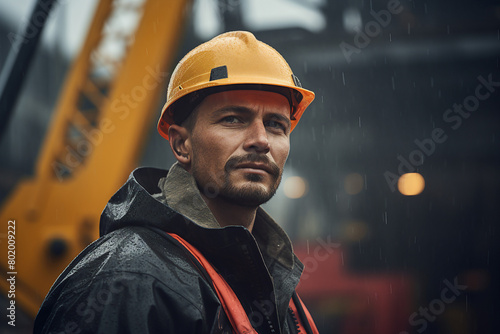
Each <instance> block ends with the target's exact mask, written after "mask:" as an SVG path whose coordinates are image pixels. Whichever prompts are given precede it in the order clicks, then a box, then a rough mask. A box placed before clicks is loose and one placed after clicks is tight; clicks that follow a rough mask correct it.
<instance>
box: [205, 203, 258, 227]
mask: <svg viewBox="0 0 500 334" xmlns="http://www.w3.org/2000/svg"><path fill="white" fill-rule="evenodd" d="M201 195H202V197H203V199H204V200H205V203H206V204H207V206H208V208H209V209H210V211H211V212H212V214H213V215H214V217H215V219H217V222H218V223H219V225H220V226H221V227H225V226H229V225H240V226H244V227H246V228H247V229H248V230H249V231H250V232H252V229H253V226H254V222H255V215H256V213H257V207H246V206H241V205H237V204H234V203H231V202H228V201H226V200H224V199H221V198H219V197H217V198H209V197H207V196H205V195H204V194H201Z"/></svg>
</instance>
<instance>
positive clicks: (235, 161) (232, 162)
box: [224, 153, 281, 176]
mask: <svg viewBox="0 0 500 334" xmlns="http://www.w3.org/2000/svg"><path fill="white" fill-rule="evenodd" d="M247 162H258V163H262V164H265V165H266V166H268V167H269V169H270V170H271V174H272V175H274V176H278V175H280V172H281V170H280V168H279V167H278V165H277V164H276V163H274V162H272V161H271V160H269V158H268V157H267V156H265V155H261V154H258V153H250V154H247V155H244V156H240V157H232V158H230V159H229V160H228V161H227V162H226V165H225V166H224V170H225V171H226V172H229V171H230V170H231V169H234V168H236V166H237V165H239V164H244V163H247Z"/></svg>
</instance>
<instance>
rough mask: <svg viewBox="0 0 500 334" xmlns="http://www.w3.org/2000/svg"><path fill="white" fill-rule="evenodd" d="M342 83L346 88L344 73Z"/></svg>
mask: <svg viewBox="0 0 500 334" xmlns="http://www.w3.org/2000/svg"><path fill="white" fill-rule="evenodd" d="M342 83H343V84H344V86H345V75H344V72H342Z"/></svg>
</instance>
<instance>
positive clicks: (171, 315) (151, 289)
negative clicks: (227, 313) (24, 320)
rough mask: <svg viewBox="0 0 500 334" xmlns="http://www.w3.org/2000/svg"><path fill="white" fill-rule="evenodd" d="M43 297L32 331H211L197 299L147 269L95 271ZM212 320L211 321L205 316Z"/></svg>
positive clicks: (74, 333) (145, 332) (72, 332)
mask: <svg viewBox="0 0 500 334" xmlns="http://www.w3.org/2000/svg"><path fill="white" fill-rule="evenodd" d="M61 289H62V291H61V292H60V293H55V294H53V295H54V296H57V297H53V298H57V300H50V299H51V298H52V297H50V296H48V299H47V300H46V301H45V302H44V304H45V303H47V304H49V305H54V306H53V307H52V308H50V307H48V308H47V307H43V306H42V309H41V310H40V313H39V314H38V316H37V321H36V322H35V330H34V333H54V334H56V333H57V334H62V333H65V334H66V333H68V334H69V333H70V334H77V333H93V334H95V333H103V334H104V333H106V334H113V333H144V334H147V333H210V332H211V328H206V327H212V325H207V321H206V320H207V319H206V315H205V314H204V310H203V309H202V308H201V305H196V304H194V303H192V302H191V301H190V300H188V298H186V297H185V296H183V295H182V294H180V293H179V292H177V291H174V290H173V289H172V288H171V287H168V286H166V285H164V284H163V283H161V282H159V281H158V280H156V279H155V278H153V277H151V276H149V275H141V274H138V273H119V274H118V276H110V275H108V276H103V277H100V276H97V277H95V278H94V280H93V282H92V284H90V285H89V286H86V287H79V288H69V287H68V286H66V287H62V288H61ZM209 322H210V321H209Z"/></svg>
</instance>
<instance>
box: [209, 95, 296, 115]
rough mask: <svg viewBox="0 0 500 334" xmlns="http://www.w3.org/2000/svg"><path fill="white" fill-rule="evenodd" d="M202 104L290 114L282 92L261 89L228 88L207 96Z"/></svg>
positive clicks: (217, 108)
mask: <svg viewBox="0 0 500 334" xmlns="http://www.w3.org/2000/svg"><path fill="white" fill-rule="evenodd" d="M202 105H204V106H205V107H207V108H209V109H211V110H213V111H214V110H220V109H224V108H225V107H228V106H229V107H230V106H244V107H249V108H252V107H257V108H261V107H263V108H264V110H269V111H273V112H280V113H283V114H286V115H288V116H290V111H291V106H290V102H289V100H288V99H287V98H286V97H285V96H284V95H282V94H280V93H277V92H272V91H262V90H230V91H223V92H218V93H214V94H211V95H209V96H207V97H206V98H205V99H204V101H203V102H202Z"/></svg>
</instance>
